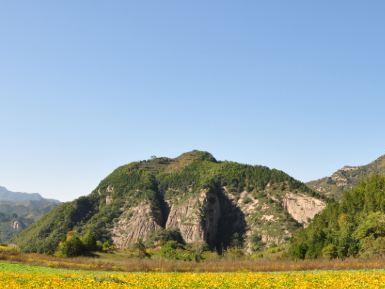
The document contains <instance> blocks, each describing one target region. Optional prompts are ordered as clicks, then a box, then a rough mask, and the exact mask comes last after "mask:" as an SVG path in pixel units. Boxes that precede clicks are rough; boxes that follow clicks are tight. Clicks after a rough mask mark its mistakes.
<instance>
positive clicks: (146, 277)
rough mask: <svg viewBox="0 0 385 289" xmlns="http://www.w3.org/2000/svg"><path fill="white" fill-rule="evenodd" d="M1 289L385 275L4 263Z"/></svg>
mask: <svg viewBox="0 0 385 289" xmlns="http://www.w3.org/2000/svg"><path fill="white" fill-rule="evenodd" d="M0 288H4V289H19V288H31V289H33V288H36V289H37V288H38V289H48V288H60V289H83V288H84V289H85V288H90V289H91V288H92V289H97V288H110V289H118V288H130V289H131V288H132V289H144V288H149V289H150V288H151V289H153V288H154V289H156V288H162V289H163V288H186V289H187V288H221V289H222V288H224V289H226V288H229V289H230V288H234V289H244V288H317V289H321V288H336V289H338V288H367V289H369V288H385V271H382V270H373V271H312V272H289V273H243V272H242V273H241V272H240V273H108V272H96V273H95V272H90V271H73V270H57V269H48V268H43V267H34V266H24V265H15V264H6V263H0Z"/></svg>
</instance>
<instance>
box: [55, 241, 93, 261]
mask: <svg viewBox="0 0 385 289" xmlns="http://www.w3.org/2000/svg"><path fill="white" fill-rule="evenodd" d="M85 251H86V250H85V247H84V245H83V243H82V241H81V240H80V239H79V238H78V237H76V236H75V237H72V238H70V239H68V240H65V241H62V242H60V243H59V246H58V248H57V255H58V256H61V257H76V256H80V255H84V253H85Z"/></svg>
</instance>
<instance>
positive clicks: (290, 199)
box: [283, 193, 326, 226]
mask: <svg viewBox="0 0 385 289" xmlns="http://www.w3.org/2000/svg"><path fill="white" fill-rule="evenodd" d="M283 206H284V208H285V209H286V210H287V212H288V213H289V214H290V216H292V217H293V219H294V220H296V221H297V222H298V223H300V224H302V225H304V226H306V225H308V224H309V222H310V221H311V220H312V219H313V218H314V216H315V215H317V214H318V213H320V212H321V211H322V210H323V209H324V208H325V206H326V204H325V202H323V201H321V200H319V199H316V198H313V197H310V196H306V195H300V194H293V193H287V194H286V196H285V198H284V199H283Z"/></svg>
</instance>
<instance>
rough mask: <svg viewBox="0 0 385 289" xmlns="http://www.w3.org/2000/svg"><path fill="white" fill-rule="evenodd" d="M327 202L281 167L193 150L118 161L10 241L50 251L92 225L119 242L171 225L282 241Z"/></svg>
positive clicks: (222, 237)
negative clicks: (222, 158) (92, 184)
mask: <svg viewBox="0 0 385 289" xmlns="http://www.w3.org/2000/svg"><path fill="white" fill-rule="evenodd" d="M324 206H325V201H324V200H323V198H322V196H320V195H319V194H317V193H316V192H314V191H312V190H311V189H309V188H308V187H307V186H306V185H305V184H303V183H302V182H300V181H297V180H295V179H294V178H292V177H290V176H289V175H287V174H285V173H284V172H282V171H279V170H275V169H269V168H267V167H264V166H252V165H244V164H238V163H235V162H229V161H218V160H216V159H215V158H214V157H213V156H212V155H211V154H210V153H208V152H203V151H191V152H187V153H184V154H182V155H180V156H179V157H176V158H167V157H159V158H156V157H154V158H152V159H150V160H145V161H138V162H132V163H129V164H127V165H123V166H120V167H118V168H117V169H115V170H114V171H113V172H112V173H111V174H109V175H108V176H107V177H106V178H104V179H103V180H102V181H101V182H100V184H99V185H98V186H97V187H96V188H95V190H93V191H92V192H91V194H89V195H87V196H84V197H80V198H78V199H77V200H74V201H73V202H68V203H65V204H63V205H61V206H58V207H57V208H55V209H53V210H52V211H51V212H50V213H48V214H47V215H45V216H44V217H43V218H42V219H41V220H39V221H38V222H37V223H36V224H34V225H32V226H31V227H30V228H28V229H27V230H26V231H24V232H22V233H21V234H20V235H19V236H18V237H16V238H15V240H14V241H15V242H16V243H17V244H19V245H20V247H21V248H22V250H24V251H27V252H49V253H53V252H54V251H55V250H56V247H57V245H58V243H59V242H60V241H62V240H64V239H65V236H66V234H67V233H68V232H69V231H74V232H76V234H78V235H82V234H85V233H86V232H90V231H91V232H93V233H94V234H95V235H96V238H97V239H98V240H99V241H106V240H109V241H111V242H112V243H113V244H114V245H115V246H116V247H118V248H120V249H124V248H127V247H128V246H130V245H132V244H134V243H135V242H137V241H139V240H144V241H148V240H150V239H151V237H152V235H153V234H154V233H156V232H159V231H162V230H165V229H176V230H179V231H180V233H181V235H182V237H183V238H184V240H185V241H186V242H187V243H207V244H208V245H209V246H210V247H211V248H213V249H217V250H221V249H224V248H226V247H228V246H230V245H231V244H232V243H233V242H241V243H242V244H243V246H244V248H245V249H247V250H253V248H254V249H255V248H256V247H265V246H271V245H273V244H281V243H283V242H285V241H287V240H288V239H289V238H290V237H291V236H292V234H293V232H295V231H296V230H298V229H299V228H301V227H303V226H306V225H307V224H308V222H309V219H311V218H313V217H314V216H315V215H316V214H317V213H318V212H320V211H321V210H322V209H323V208H324ZM304 208H306V210H304ZM235 239H237V240H235Z"/></svg>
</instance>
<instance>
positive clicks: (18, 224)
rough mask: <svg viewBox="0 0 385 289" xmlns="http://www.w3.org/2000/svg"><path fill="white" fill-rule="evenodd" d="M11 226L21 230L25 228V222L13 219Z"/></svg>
mask: <svg viewBox="0 0 385 289" xmlns="http://www.w3.org/2000/svg"><path fill="white" fill-rule="evenodd" d="M11 227H12V229H13V230H15V231H20V230H22V229H24V228H25V226H24V224H23V223H22V222H20V221H17V220H14V221H12V225H11Z"/></svg>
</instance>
